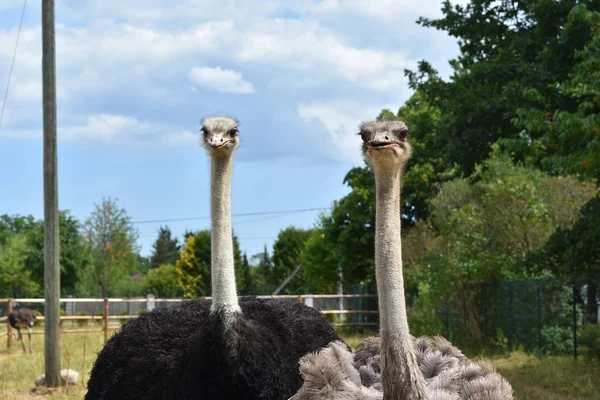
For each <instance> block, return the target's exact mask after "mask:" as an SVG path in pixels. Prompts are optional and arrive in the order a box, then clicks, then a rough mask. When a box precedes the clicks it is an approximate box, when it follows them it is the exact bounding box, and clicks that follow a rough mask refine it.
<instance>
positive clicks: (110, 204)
mask: <svg viewBox="0 0 600 400" xmlns="http://www.w3.org/2000/svg"><path fill="white" fill-rule="evenodd" d="M83 232H84V236H85V238H86V241H87V242H88V244H89V245H90V247H91V249H92V256H93V259H94V262H93V265H92V267H91V268H92V270H91V271H90V272H91V273H90V275H91V277H92V279H93V280H94V282H95V283H96V284H97V285H98V286H99V288H100V294H101V296H102V297H106V296H109V295H111V290H112V289H113V288H114V286H115V283H116V282H118V281H120V280H123V279H124V278H126V277H127V276H129V275H131V274H133V273H135V272H137V271H136V269H137V267H138V264H137V255H136V253H137V250H138V249H137V245H136V240H137V238H138V233H137V230H136V229H135V228H134V227H133V225H132V224H131V217H129V216H128V215H127V211H126V210H125V209H124V208H121V207H119V205H118V204H117V201H116V200H114V199H111V198H104V199H102V203H101V204H94V211H93V212H92V214H91V215H90V216H89V217H88V218H87V219H86V221H85V223H84V225H83Z"/></svg>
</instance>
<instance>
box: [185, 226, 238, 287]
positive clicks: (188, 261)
mask: <svg viewBox="0 0 600 400" xmlns="http://www.w3.org/2000/svg"><path fill="white" fill-rule="evenodd" d="M233 248H234V249H233V253H234V254H233V259H234V266H235V275H236V284H237V286H238V287H244V286H243V285H244V282H243V269H242V255H241V252H240V245H239V242H238V239H237V237H236V236H235V235H234V236H233ZM210 254H211V252H210V231H209V230H201V231H198V232H196V234H194V235H188V237H187V241H186V242H185V245H184V246H183V250H182V251H181V254H180V256H179V260H177V262H176V263H175V268H176V271H177V280H178V282H179V286H180V287H181V288H182V289H183V295H184V297H187V298H195V297H199V296H210V295H211V274H210V265H211V256H210ZM240 281H241V282H240Z"/></svg>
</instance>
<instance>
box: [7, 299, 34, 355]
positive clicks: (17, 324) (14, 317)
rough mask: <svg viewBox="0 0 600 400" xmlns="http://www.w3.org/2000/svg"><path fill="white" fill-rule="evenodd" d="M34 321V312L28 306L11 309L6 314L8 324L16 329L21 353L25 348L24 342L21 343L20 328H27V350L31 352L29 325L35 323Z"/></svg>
mask: <svg viewBox="0 0 600 400" xmlns="http://www.w3.org/2000/svg"><path fill="white" fill-rule="evenodd" d="M35 321H36V317H35V313H34V312H33V311H32V310H30V309H29V308H19V309H18V310H17V311H13V312H11V313H10V314H9V315H8V322H9V323H10V326H12V327H13V328H15V329H16V330H17V340H20V341H21V346H23V353H26V350H25V343H23V335H22V334H21V328H27V336H29V352H30V353H31V352H32V351H31V327H32V326H33V324H35Z"/></svg>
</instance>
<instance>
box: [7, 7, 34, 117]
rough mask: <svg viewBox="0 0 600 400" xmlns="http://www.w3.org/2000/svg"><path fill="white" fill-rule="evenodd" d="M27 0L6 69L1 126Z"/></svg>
mask: <svg viewBox="0 0 600 400" xmlns="http://www.w3.org/2000/svg"><path fill="white" fill-rule="evenodd" d="M26 6H27V0H25V1H24V2H23V11H21V21H20V22H19V30H18V32H17V42H16V43H15V51H14V52H13V57H12V61H11V63H10V69H9V70H8V81H7V82H6V91H5V92H4V100H3V101H2V111H1V112H0V127H1V126H2V118H3V117H4V107H6V99H7V98H8V88H9V87H10V78H11V77H12V72H13V67H14V66H15V58H17V48H18V47H19V37H21V27H22V26H23V17H24V16H25V7H26Z"/></svg>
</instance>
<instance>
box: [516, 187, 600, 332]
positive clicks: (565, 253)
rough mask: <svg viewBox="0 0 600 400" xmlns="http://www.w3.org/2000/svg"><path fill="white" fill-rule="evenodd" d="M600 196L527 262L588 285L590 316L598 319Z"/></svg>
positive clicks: (540, 270) (534, 268)
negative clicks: (575, 220)
mask: <svg viewBox="0 0 600 400" xmlns="http://www.w3.org/2000/svg"><path fill="white" fill-rule="evenodd" d="M598 221H600V196H599V195H596V196H595V197H594V198H592V199H591V200H590V201H589V202H588V203H587V204H586V205H585V206H584V207H583V208H582V209H581V211H580V217H579V219H578V220H577V222H576V223H575V224H574V225H572V226H569V225H566V226H561V227H559V229H557V230H556V231H555V232H554V234H553V235H552V237H551V238H550V239H549V240H548V242H547V243H546V245H545V246H544V247H542V248H540V249H539V250H538V251H535V252H532V253H531V254H530V255H529V257H528V260H527V265H528V266H529V268H530V270H532V271H533V272H534V273H538V274H543V273H544V272H545V271H549V272H550V273H551V274H552V275H553V276H556V277H559V278H563V279H565V280H567V279H569V280H570V279H577V283H578V284H579V286H582V285H587V290H586V293H587V298H586V299H585V300H586V301H585V304H586V305H587V312H588V318H589V320H590V321H591V322H593V323H596V322H597V320H598V318H597V316H598V301H597V298H598V295H599V293H598V288H599V286H600V278H599V277H600V246H599V245H598V243H600V224H598Z"/></svg>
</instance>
